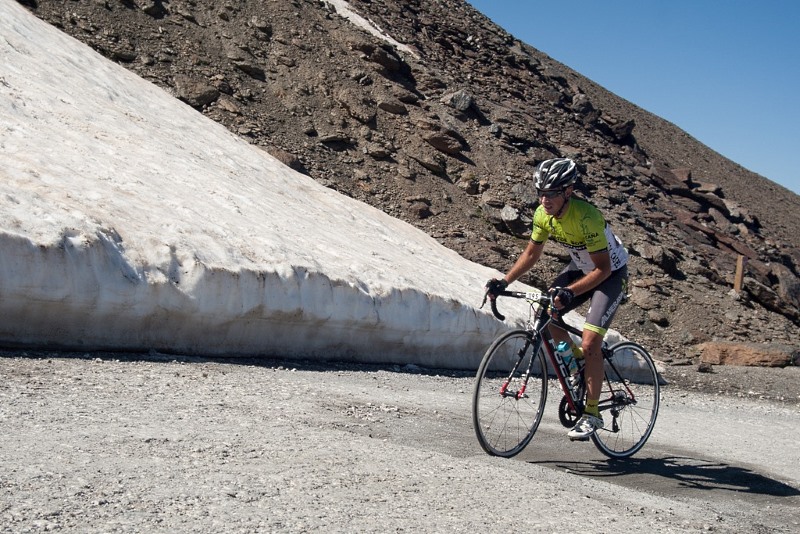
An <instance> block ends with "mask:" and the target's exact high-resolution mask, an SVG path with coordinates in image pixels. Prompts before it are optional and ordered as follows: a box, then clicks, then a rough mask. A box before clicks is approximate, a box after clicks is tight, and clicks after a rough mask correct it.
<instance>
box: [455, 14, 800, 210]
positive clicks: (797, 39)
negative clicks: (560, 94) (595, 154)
mask: <svg viewBox="0 0 800 534" xmlns="http://www.w3.org/2000/svg"><path fill="white" fill-rule="evenodd" d="M468 1H469V3H470V4H471V5H472V6H473V7H475V8H476V9H478V10H479V11H481V12H482V13H483V14H484V15H486V16H487V17H489V18H490V19H492V20H493V21H494V22H495V23H496V24H498V25H499V26H501V27H503V28H504V29H505V30H506V31H508V32H509V33H511V34H512V35H514V36H515V37H516V38H518V39H520V40H521V41H523V42H525V43H527V44H529V45H531V46H533V47H534V48H536V49H537V50H540V51H542V52H544V53H545V54H547V55H549V56H550V57H552V58H553V59H555V60H557V61H559V62H561V63H563V64H565V65H567V66H569V67H570V68H572V69H574V70H576V71H578V72H580V73H581V74H583V75H584V76H586V77H587V78H590V79H591V80H593V81H595V82H597V83H599V84H600V85H602V86H603V87H605V88H606V89H608V90H610V91H612V92H613V93H615V94H617V95H619V96H621V97H623V98H625V99H626V100H629V101H630V102H633V103H634V104H636V105H638V106H640V107H642V108H644V109H646V110H648V111H650V112H651V113H654V114H656V115H658V116H660V117H662V118H664V119H666V120H668V121H670V122H672V123H673V124H675V125H677V126H678V127H680V128H681V129H683V130H685V131H686V132H688V133H689V134H690V135H691V136H692V137H694V138H695V139H698V140H699V141H701V142H702V143H704V144H705V145H707V146H709V147H711V148H712V149H714V150H716V151H717V152H719V153H720V154H722V155H724V156H725V157H727V158H729V159H731V160H733V161H735V162H736V163H738V164H740V165H742V166H743V167H745V168H747V169H750V170H751V171H754V172H757V173H758V174H761V175H762V176H765V177H766V178H769V179H770V180H772V181H774V182H777V183H779V184H781V185H783V186H784V187H787V188H788V189H791V190H792V191H794V192H795V193H798V194H800V133H798V132H800V104H798V102H797V100H798V98H799V97H800V2H798V1H796V0H762V1H760V2H756V1H754V0H718V1H715V0H671V1H668V2H658V1H656V0H608V1H605V2H604V1H601V0H573V1H571V2H569V3H563V2H552V1H551V2H540V1H533V0H530V1H524V0H468Z"/></svg>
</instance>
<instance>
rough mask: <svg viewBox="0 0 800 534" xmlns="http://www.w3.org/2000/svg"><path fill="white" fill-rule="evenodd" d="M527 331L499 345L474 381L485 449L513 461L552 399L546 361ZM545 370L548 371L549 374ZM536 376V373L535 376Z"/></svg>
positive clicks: (476, 424) (477, 431) (474, 409)
mask: <svg viewBox="0 0 800 534" xmlns="http://www.w3.org/2000/svg"><path fill="white" fill-rule="evenodd" d="M537 346H538V345H537V344H536V343H533V340H532V339H531V336H530V334H529V333H528V332H526V331H524V330H516V331H513V332H509V333H508V334H506V335H504V336H503V337H501V338H499V339H498V340H497V341H495V342H494V343H493V344H492V346H491V347H489V350H487V352H486V355H485V356H484V357H483V361H482V362H481V365H480V368H479V369H478V374H477V376H476V379H475V389H474V392H473V402H472V420H473V425H474V427H475V434H476V435H477V437H478V441H479V442H480V444H481V447H483V449H484V450H485V451H486V452H488V453H489V454H492V455H496V456H506V457H509V456H514V455H515V454H518V453H519V452H520V451H521V450H522V449H524V448H525V446H526V445H527V444H528V443H529V442H530V440H531V439H532V438H533V434H534V433H535V432H536V429H537V428H538V426H539V422H540V421H541V419H542V411H543V408H544V403H545V400H546V399H547V378H546V374H543V373H542V370H543V369H545V367H544V357H543V354H542V353H541V351H537V352H536V353H534V348H535V347H537ZM545 370H546V369H545ZM531 371H532V372H531Z"/></svg>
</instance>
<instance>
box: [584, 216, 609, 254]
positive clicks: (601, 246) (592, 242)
mask: <svg viewBox="0 0 800 534" xmlns="http://www.w3.org/2000/svg"><path fill="white" fill-rule="evenodd" d="M581 231H582V232H583V235H584V236H585V238H586V251H587V252H588V253H589V254H592V253H594V252H600V251H603V250H608V239H607V238H606V220H605V219H604V218H603V215H602V214H601V213H600V210H598V209H595V208H593V209H591V210H587V212H586V213H585V214H584V216H583V217H582V218H581Z"/></svg>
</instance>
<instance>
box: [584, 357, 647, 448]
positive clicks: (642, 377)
mask: <svg viewBox="0 0 800 534" xmlns="http://www.w3.org/2000/svg"><path fill="white" fill-rule="evenodd" d="M610 353H611V356H610V357H609V358H608V359H607V360H605V375H606V376H605V382H604V383H603V390H602V393H601V395H600V413H601V415H602V416H603V419H604V422H605V426H604V428H602V429H598V430H597V431H596V432H595V433H594V434H592V441H593V442H594V444H595V446H596V447H597V448H598V449H599V450H600V451H601V452H602V453H603V454H605V455H606V456H608V457H610V458H628V457H630V456H632V455H633V454H635V453H636V452H637V451H638V450H639V449H641V448H642V446H643V445H644V444H645V442H646V441H647V438H649V437H650V433H651V432H652V431H653V426H654V425H655V424H656V417H657V416H658V406H659V403H660V398H661V397H660V391H661V388H660V384H659V376H658V371H657V369H656V365H655V363H654V362H653V358H652V357H651V356H650V354H649V353H648V352H647V351H646V350H645V349H644V347H642V346H640V345H638V344H636V343H630V342H627V341H625V342H622V343H618V344H616V345H614V346H613V347H611V349H610ZM609 416H610V417H609Z"/></svg>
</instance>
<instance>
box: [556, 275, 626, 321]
mask: <svg viewBox="0 0 800 534" xmlns="http://www.w3.org/2000/svg"><path fill="white" fill-rule="evenodd" d="M583 276H585V274H584V273H583V271H581V270H580V269H578V267H577V266H576V265H575V264H574V263H572V262H570V264H569V265H567V266H566V267H565V268H564V270H563V271H561V272H560V273H559V274H558V276H557V277H556V279H555V280H553V283H552V284H551V285H550V287H551V288H553V287H566V286H568V285H569V284H571V283H572V282H574V281H575V280H577V279H579V278H581V277H583ZM627 293H628V267H627V266H625V265H623V266H622V267H620V268H619V269H617V270H616V271H614V272H612V273H611V276H609V277H608V278H606V279H605V280H604V281H603V283H601V284H600V285H599V286H597V287H596V288H594V289H593V290H591V291H588V292H586V293H584V294H582V295H576V296H575V298H574V299H573V300H572V302H570V304H569V306H567V307H565V308H564V309H562V310H561V313H562V314H564V313H567V312H568V311H570V310H574V309H575V308H577V307H578V306H580V305H581V304H583V303H584V302H587V301H589V300H590V299H591V302H590V304H589V311H588V312H586V319H585V322H584V325H583V329H584V330H591V331H593V332H597V333H598V334H600V335H601V336H604V335H605V334H606V332H607V331H608V327H609V325H610V324H611V319H613V318H614V314H615V313H617V309H618V308H619V305H620V304H622V301H623V300H624V299H625V297H626V296H627Z"/></svg>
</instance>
